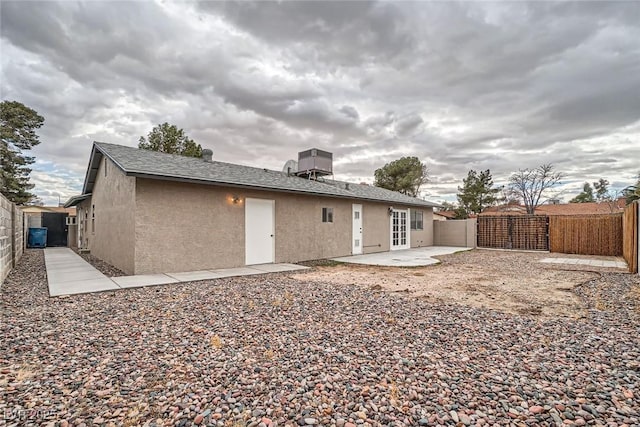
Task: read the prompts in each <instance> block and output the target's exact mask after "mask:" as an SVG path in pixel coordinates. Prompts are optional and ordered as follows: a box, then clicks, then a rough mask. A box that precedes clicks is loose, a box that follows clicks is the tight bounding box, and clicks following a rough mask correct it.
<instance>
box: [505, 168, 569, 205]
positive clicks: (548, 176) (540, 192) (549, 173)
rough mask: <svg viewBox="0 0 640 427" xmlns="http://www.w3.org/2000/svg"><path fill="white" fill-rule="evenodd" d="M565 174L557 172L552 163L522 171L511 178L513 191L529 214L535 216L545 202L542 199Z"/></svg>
mask: <svg viewBox="0 0 640 427" xmlns="http://www.w3.org/2000/svg"><path fill="white" fill-rule="evenodd" d="M563 177H564V174H563V173H561V172H556V171H555V167H554V166H553V165H552V164H551V163H547V164H544V165H541V166H538V167H537V168H535V169H528V168H527V169H520V170H519V171H518V172H515V173H514V174H512V175H511V177H510V178H509V185H510V187H511V190H512V191H513V192H514V193H515V194H517V195H518V197H519V198H520V199H521V200H522V201H523V203H524V206H525V208H526V210H527V214H529V215H533V214H534V213H535V212H536V208H537V207H538V206H540V204H541V203H542V202H543V199H542V197H543V196H544V195H545V193H547V192H548V191H549V190H550V189H551V188H553V187H554V186H556V185H557V184H559V183H560V181H561V180H562V178H563Z"/></svg>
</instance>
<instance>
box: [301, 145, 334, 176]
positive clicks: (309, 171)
mask: <svg viewBox="0 0 640 427" xmlns="http://www.w3.org/2000/svg"><path fill="white" fill-rule="evenodd" d="M297 175H298V176H307V177H309V178H316V177H319V176H324V175H333V154H332V153H330V152H328V151H323V150H318V149H317V148H312V149H310V150H306V151H301V152H299V153H298V172H297Z"/></svg>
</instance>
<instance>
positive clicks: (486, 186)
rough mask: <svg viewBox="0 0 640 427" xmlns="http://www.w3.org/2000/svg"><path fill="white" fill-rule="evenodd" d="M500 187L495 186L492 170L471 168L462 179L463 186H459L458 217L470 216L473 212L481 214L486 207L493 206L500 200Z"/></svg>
mask: <svg viewBox="0 0 640 427" xmlns="http://www.w3.org/2000/svg"><path fill="white" fill-rule="evenodd" d="M499 192H500V188H493V177H492V176H491V171H490V170H489V169H487V170H486V171H480V173H478V172H476V171H475V170H473V169H472V170H470V171H469V173H468V174H467V177H466V178H464V179H463V180H462V187H458V209H457V210H456V213H457V216H458V217H463V218H468V217H469V215H471V214H479V213H480V212H482V211H483V210H484V209H485V208H487V207H489V206H493V205H495V204H496V203H497V201H498V193H499Z"/></svg>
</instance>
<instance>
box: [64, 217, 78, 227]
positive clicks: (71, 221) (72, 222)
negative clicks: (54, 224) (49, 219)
mask: <svg viewBox="0 0 640 427" xmlns="http://www.w3.org/2000/svg"><path fill="white" fill-rule="evenodd" d="M66 224H67V225H76V217H75V216H68V217H67V220H66Z"/></svg>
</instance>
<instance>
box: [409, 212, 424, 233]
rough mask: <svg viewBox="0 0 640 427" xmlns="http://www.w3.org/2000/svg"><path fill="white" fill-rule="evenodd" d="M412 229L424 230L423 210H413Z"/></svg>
mask: <svg viewBox="0 0 640 427" xmlns="http://www.w3.org/2000/svg"><path fill="white" fill-rule="evenodd" d="M411 229H412V230H423V229H424V223H423V220H422V211H416V210H411Z"/></svg>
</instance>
